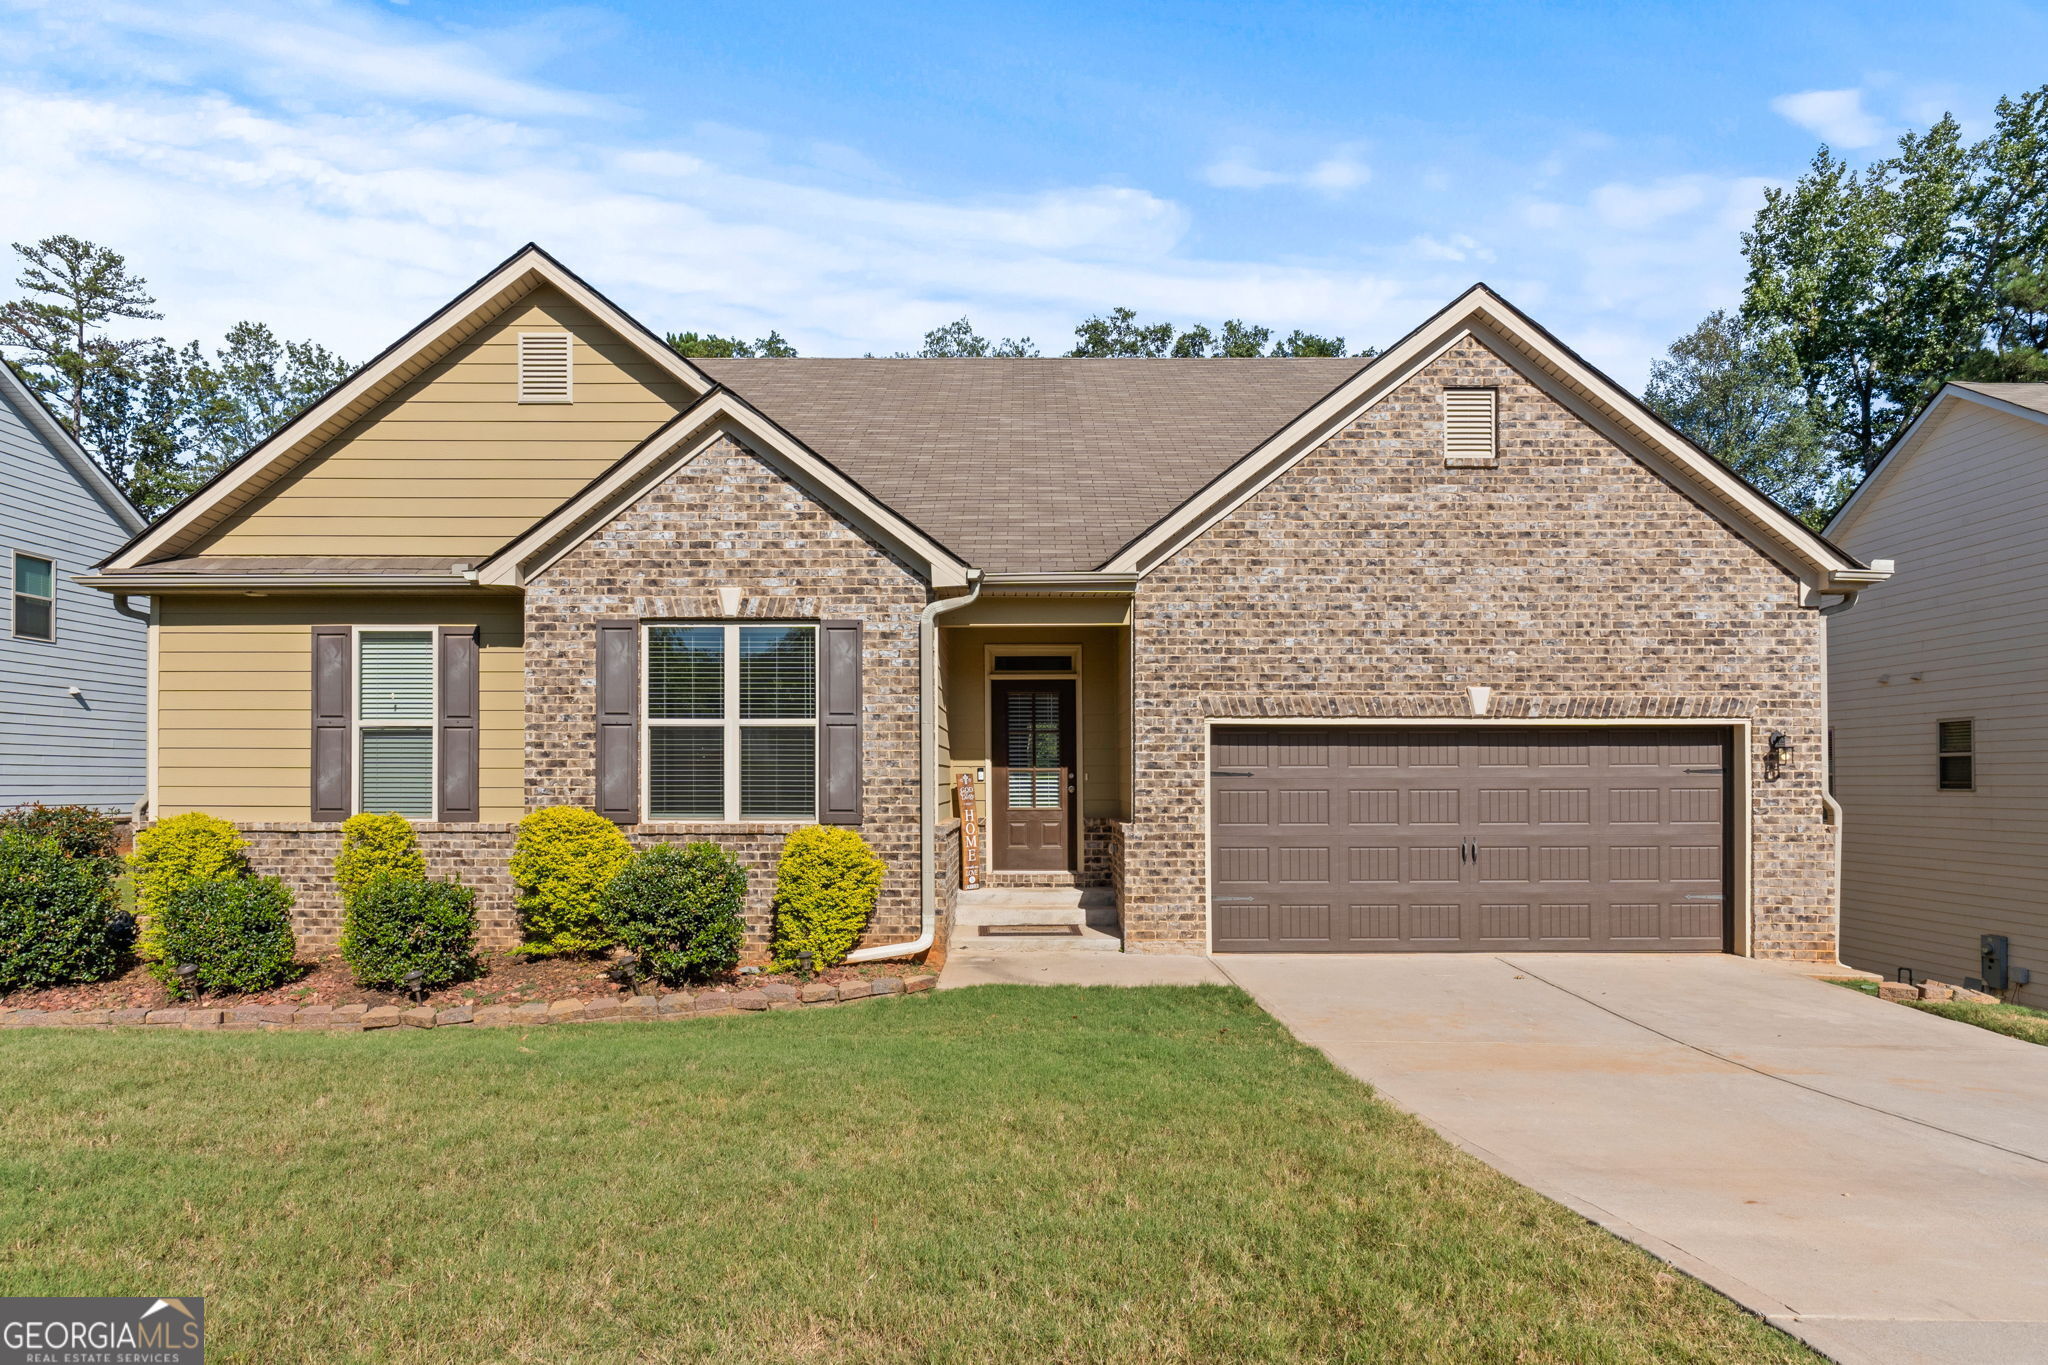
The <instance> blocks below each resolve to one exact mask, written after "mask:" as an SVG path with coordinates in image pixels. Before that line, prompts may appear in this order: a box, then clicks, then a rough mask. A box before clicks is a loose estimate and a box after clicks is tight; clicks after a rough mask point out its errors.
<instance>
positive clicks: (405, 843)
mask: <svg viewBox="0 0 2048 1365" xmlns="http://www.w3.org/2000/svg"><path fill="white" fill-rule="evenodd" d="M386 872H395V873H397V874H398V875H399V876H401V877H404V878H406V879H407V880H409V881H415V882H417V881H425V880H426V876H427V860H426V859H425V858H424V857H422V856H420V840H419V836H418V835H417V834H414V833H413V832H412V821H410V820H408V819H406V818H405V817H404V816H403V815H395V814H394V815H371V814H370V813H369V812H367V811H365V812H364V813H363V814H361V815H351V816H349V818H348V819H346V820H344V821H342V822H341V852H340V854H338V855H337V856H336V857H335V859H334V887H335V889H336V890H337V891H339V892H340V893H341V903H342V905H343V906H344V907H345V906H347V905H348V904H349V902H350V900H351V899H353V897H354V896H355V894H356V892H357V891H359V890H361V889H362V887H363V886H365V885H366V884H368V883H369V881H370V880H371V879H372V878H374V877H377V876H380V875H382V874H384V873H386Z"/></svg>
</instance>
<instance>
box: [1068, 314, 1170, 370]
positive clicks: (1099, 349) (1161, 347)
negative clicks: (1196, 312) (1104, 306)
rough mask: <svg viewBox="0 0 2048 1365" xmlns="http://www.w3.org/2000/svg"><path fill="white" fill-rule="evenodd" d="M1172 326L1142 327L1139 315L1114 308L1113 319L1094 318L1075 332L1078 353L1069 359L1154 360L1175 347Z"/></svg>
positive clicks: (1071, 352) (1156, 324)
mask: <svg viewBox="0 0 2048 1365" xmlns="http://www.w3.org/2000/svg"><path fill="white" fill-rule="evenodd" d="M1173 332H1174V327H1173V324H1172V323H1170V322H1160V323H1154V324H1152V325H1150V326H1140V325H1139V323H1138V315H1137V314H1136V313H1135V312H1133V311H1131V310H1130V309H1128V308H1112V309H1110V310H1109V316H1108V317H1106V318H1104V317H1091V318H1089V319H1088V320H1087V321H1086V322H1084V323H1082V324H1081V325H1080V326H1078V327H1076V328H1075V329H1074V338H1075V340H1074V349H1073V350H1071V351H1068V352H1067V354H1068V355H1069V356H1076V357H1087V358H1091V359H1103V358H1110V357H1118V356H1128V357H1137V358H1140V359H1147V360H1149V359H1154V358H1156V357H1158V356H1163V355H1165V354H1167V352H1168V351H1169V350H1170V349H1171V348H1172V346H1173Z"/></svg>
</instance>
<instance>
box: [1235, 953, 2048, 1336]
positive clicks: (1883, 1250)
mask: <svg viewBox="0 0 2048 1365" xmlns="http://www.w3.org/2000/svg"><path fill="white" fill-rule="evenodd" d="M1215 961H1216V963H1217V964H1218V965H1219V966H1220V967H1222V968H1223V970H1224V971H1225V972H1226V973H1228V975H1229V976H1230V977H1231V978H1232V979H1233V980H1235V981H1236V982H1237V983H1238V984H1239V985H1241V986H1243V987H1244V988H1245V989H1246V990H1248V991H1250V992H1251V993H1252V994H1253V995H1254V996H1256V997H1257V998H1258V1001H1259V1003H1260V1004H1261V1005H1263V1006H1265V1008H1266V1009H1267V1010H1269V1011H1270V1012H1271V1013H1272V1014H1274V1015H1275V1016H1276V1017H1278V1018H1279V1019H1280V1020H1281V1021H1282V1022H1283V1023H1285V1024H1286V1025H1287V1026H1288V1027H1289V1028H1290V1029H1292V1030H1293V1031H1294V1033H1295V1034H1296V1035H1297V1036H1298V1037H1300V1038H1301V1039H1302V1040H1303V1041H1305V1042H1307V1043H1310V1044H1312V1045H1314V1046H1316V1047H1319V1048H1321V1049H1322V1050H1323V1051H1324V1052H1326V1053H1328V1054H1329V1056H1330V1057H1331V1058H1332V1059H1333V1060H1334V1061H1336V1063H1337V1064H1338V1065H1339V1066H1341V1067H1343V1068H1344V1069H1345V1070H1346V1071H1349V1072H1350V1073H1351V1074H1352V1075H1354V1076H1357V1077H1358V1078H1359V1079H1361V1080H1364V1081H1368V1082H1370V1083H1371V1084H1372V1085H1374V1086H1376V1087H1377V1088H1378V1089H1379V1090H1380V1091H1381V1092H1382V1093H1383V1094H1385V1095H1386V1097H1387V1098H1388V1099H1390V1100H1392V1101H1393V1102H1394V1103H1396V1104H1398V1105H1400V1106H1402V1107H1403V1108H1405V1109H1408V1110H1409V1111H1411V1112H1413V1113H1415V1114H1417V1115H1419V1116H1420V1117H1422V1118H1423V1119H1424V1120H1426V1121H1427V1122H1429V1123H1430V1124H1432V1125H1434V1126H1435V1127H1436V1128H1438V1129H1439V1130H1440V1131H1442V1132H1443V1133H1444V1134H1446V1135H1447V1136H1448V1137H1450V1138H1451V1139H1452V1140H1453V1141H1455V1142H1457V1143H1459V1144H1460V1145H1461V1146H1464V1147H1465V1148H1467V1149H1468V1150H1470V1151H1472V1152H1473V1153H1474V1154H1476V1155H1478V1156H1479V1157H1481V1158H1483V1159H1484V1160H1486V1161H1487V1162H1489V1163H1491V1164H1492V1165H1494V1166H1496V1167H1498V1168H1499V1169H1501V1170H1502V1171H1504V1172H1506V1173H1507V1174H1508V1175H1510V1176H1512V1177H1514V1178H1515V1179H1517V1180H1519V1181H1521V1182H1522V1183H1524V1184H1527V1185H1529V1186H1532V1187H1533V1188H1535V1189H1537V1190H1539V1191H1541V1192H1543V1193H1544V1194H1547V1195H1549V1196H1550V1197H1552V1198H1554V1199H1557V1200H1559V1201H1561V1202H1563V1203H1565V1204H1567V1205H1570V1206H1571V1207H1572V1208H1574V1209H1577V1210H1578V1211H1579V1212H1581V1213H1583V1214H1584V1215H1586V1216H1587V1217H1589V1218H1591V1219H1593V1220H1594V1221H1595V1222H1598V1223H1600V1224H1602V1225H1603V1226H1606V1227H1608V1228H1611V1229H1612V1230H1614V1231H1615V1232H1617V1233H1619V1234H1620V1235H1622V1236H1624V1237H1627V1238H1629V1239H1631V1240H1633V1241H1636V1242H1639V1243H1641V1244H1642V1245H1644V1246H1646V1247H1649V1248H1650V1249H1651V1250H1653V1251H1655V1252H1656V1253H1657V1254H1658V1255H1660V1256H1663V1257H1665V1258H1666V1259H1668V1260H1670V1261H1672V1262H1674V1263H1675V1264H1677V1265H1680V1266H1682V1267H1684V1268H1685V1269H1687V1270H1688V1271H1690V1272H1692V1273H1693V1274H1695V1275H1697V1276H1699V1277H1700V1278H1701V1279H1704V1280H1706V1281H1707V1282H1708V1283H1710V1284H1713V1285H1714V1286H1716V1287H1717V1288H1719V1289H1721V1290H1722V1291H1723V1292H1725V1293H1727V1294H1729V1295H1730V1296H1731V1297H1733V1298H1735V1299H1737V1300H1738V1301H1740V1302H1741V1303H1743V1304H1745V1305H1748V1306H1749V1307H1751V1308H1752V1309H1754V1310H1755V1311H1757V1312H1759V1313H1762V1314H1763V1315H1765V1316H1766V1317H1768V1318H1769V1319H1770V1320H1771V1321H1773V1322H1775V1323H1777V1324H1778V1325H1779V1326H1781V1327H1783V1328H1784V1329H1785V1330H1787V1331H1789V1332H1792V1333H1793V1334H1794V1335H1796V1336H1799V1337H1801V1338H1803V1339H1804V1340H1806V1341H1807V1342H1808V1343H1810V1344H1811V1345H1813V1346H1814V1347H1815V1348H1816V1349H1818V1350H1820V1351H1822V1352H1823V1353H1825V1354H1827V1355H1830V1356H1832V1357H1833V1358H1835V1359H1836V1360H1839V1361H1843V1362H1864V1361H1887V1362H1923V1361H1925V1362H1937V1361H1938V1362H1949V1361H1971V1362H1980V1363H1983V1365H1990V1363H1991V1362H2048V1048H2042V1047H2038V1046H2036V1045H2034V1044H2030V1043H2022V1042H2018V1041H2016V1040H2014V1039H2010V1038H2003V1037H1999V1036H1997V1035H1995V1034H1991V1033H1986V1032H1984V1031H1983V1030H1981V1029H1974V1028H1971V1027H1969V1026H1968V1025H1966V1024H1958V1023H1953V1022H1951V1021H1949V1020H1945V1019H1939V1018H1935V1017H1933V1016H1930V1015H1925V1014H1921V1013H1919V1012H1918V1011H1915V1010H1910V1009H1906V1008H1903V1007H1901V1006H1898V1005H1891V1004H1886V1003H1883V1002H1881V1001H1878V1000H1874V999H1871V998H1869V997H1867V996H1863V995H1858V994H1856V993H1854V992H1851V991H1847V990H1844V989H1842V988H1841V987H1839V986H1831V985H1828V984H1826V983H1824V982H1820V981H1815V980H1812V979H1810V978H1808V977H1805V976H1803V975H1800V974H1798V973H1796V972H1793V971H1790V970H1788V969H1785V968H1783V967H1777V966H1773V965H1770V964H1766V963H1759V962H1751V961H1746V960H1744V959H1740V958H1732V957H1708V956H1693V957H1681V956H1676V955H1673V956H1618V955H1617V956H1597V957H1596V956H1563V955H1557V956H1553V955H1529V956H1508V957H1480V956H1465V955H1460V956H1451V955H1443V956H1422V955H1414V956H1374V957H1325V956H1294V955H1288V956H1268V955H1264V954H1260V955H1244V956H1231V957H1219V958H1217V959H1215Z"/></svg>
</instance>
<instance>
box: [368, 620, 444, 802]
mask: <svg viewBox="0 0 2048 1365" xmlns="http://www.w3.org/2000/svg"><path fill="white" fill-rule="evenodd" d="M356 760H357V761H356V772H357V774H358V777H357V784H358V785H357V793H356V809H357V810H362V811H371V812H374V813H376V814H379V815H383V814H387V813H393V812H395V813H396V814H399V815H403V816H405V817H406V818H408V819H411V820H431V819H433V818H434V632H433V631H431V630H365V631H362V632H360V633H359V634H358V635H357V637H356Z"/></svg>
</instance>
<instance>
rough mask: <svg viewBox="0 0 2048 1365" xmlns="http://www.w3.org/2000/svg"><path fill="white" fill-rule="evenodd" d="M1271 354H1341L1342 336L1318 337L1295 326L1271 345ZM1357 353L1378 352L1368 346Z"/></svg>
mask: <svg viewBox="0 0 2048 1365" xmlns="http://www.w3.org/2000/svg"><path fill="white" fill-rule="evenodd" d="M1273 354H1274V355H1282V356H1341V355H1343V354H1344V338H1343V337H1319V336H1317V335H1316V334H1315V333H1313V332H1304V331H1302V330H1301V329H1300V328H1298V327H1297V328H1296V329H1295V330H1293V331H1292V332H1289V333H1288V334H1287V337H1286V339H1285V340H1284V341H1281V342H1280V343H1279V344H1278V345H1276V346H1274V347H1273ZM1359 354H1360V355H1366V356H1371V355H1377V354H1379V353H1378V352H1377V351H1375V350H1373V349H1372V348H1371V347H1370V346H1368V347H1367V348H1366V349H1365V350H1363V351H1361V352H1359Z"/></svg>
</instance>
